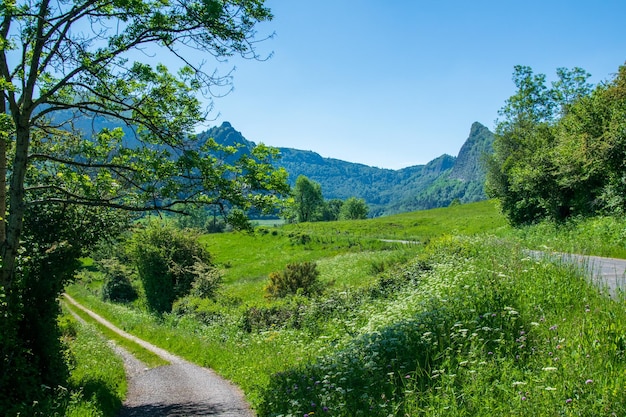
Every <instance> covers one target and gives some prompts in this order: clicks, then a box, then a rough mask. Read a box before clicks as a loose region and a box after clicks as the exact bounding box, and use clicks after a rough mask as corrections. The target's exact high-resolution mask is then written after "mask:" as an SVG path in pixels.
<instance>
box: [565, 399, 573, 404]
mask: <svg viewBox="0 0 626 417" xmlns="http://www.w3.org/2000/svg"><path fill="white" fill-rule="evenodd" d="M572 401H573V400H572V399H571V398H568V399H567V400H565V404H569V403H571V402H572Z"/></svg>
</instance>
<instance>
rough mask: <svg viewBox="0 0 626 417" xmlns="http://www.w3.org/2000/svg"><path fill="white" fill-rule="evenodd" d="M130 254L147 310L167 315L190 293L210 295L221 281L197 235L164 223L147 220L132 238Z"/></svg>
mask: <svg viewBox="0 0 626 417" xmlns="http://www.w3.org/2000/svg"><path fill="white" fill-rule="evenodd" d="M131 244H132V249H131V252H132V255H133V259H134V262H135V265H136V267H137V271H138V273H139V278H140V279H141V282H142V284H143V289H144V292H145V295H146V300H147V303H148V306H149V307H150V309H152V310H153V311H155V312H158V313H164V312H169V311H171V309H172V304H173V303H174V301H175V300H176V299H178V298H182V297H184V296H186V295H187V294H189V293H190V292H192V291H193V293H194V294H196V295H200V296H213V295H214V294H215V291H216V290H217V287H218V285H219V283H220V281H221V277H220V275H219V273H217V272H215V271H214V268H213V266H212V262H211V256H210V254H209V252H208V251H207V250H206V249H205V248H204V247H203V246H202V245H200V244H199V243H198V235H197V234H196V233H194V232H192V231H190V230H179V229H177V228H175V227H173V226H171V225H168V224H167V223H163V222H158V221H149V222H147V223H146V224H145V226H144V228H143V229H142V230H138V231H137V232H136V233H135V235H134V236H133V238H132V243H131Z"/></svg>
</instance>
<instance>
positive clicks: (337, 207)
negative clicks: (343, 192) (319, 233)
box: [321, 198, 343, 222]
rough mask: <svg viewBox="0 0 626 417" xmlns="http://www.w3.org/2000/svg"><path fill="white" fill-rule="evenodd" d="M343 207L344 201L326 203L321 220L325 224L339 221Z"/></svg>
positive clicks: (332, 200) (334, 199)
mask: <svg viewBox="0 0 626 417" xmlns="http://www.w3.org/2000/svg"><path fill="white" fill-rule="evenodd" d="M342 206H343V200H340V199H338V198H333V199H331V200H328V201H324V207H323V208H322V218H321V220H322V221H324V222H329V221H334V220H339V214H340V213H341V207H342Z"/></svg>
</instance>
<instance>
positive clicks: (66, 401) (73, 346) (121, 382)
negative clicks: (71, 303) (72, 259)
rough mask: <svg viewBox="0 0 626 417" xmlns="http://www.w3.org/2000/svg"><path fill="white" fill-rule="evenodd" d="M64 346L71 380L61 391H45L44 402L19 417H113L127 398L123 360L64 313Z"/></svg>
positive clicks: (95, 333) (95, 334) (92, 331)
mask: <svg viewBox="0 0 626 417" xmlns="http://www.w3.org/2000/svg"><path fill="white" fill-rule="evenodd" d="M59 325H60V328H61V330H62V334H63V340H64V343H65V345H66V346H67V358H68V366H69V370H70V376H69V379H68V381H67V385H66V386H64V387H61V386H59V387H44V388H45V389H47V390H49V393H48V395H47V396H46V399H44V400H43V401H42V402H39V403H37V404H32V405H30V406H28V407H26V408H25V409H24V411H23V413H22V414H20V415H28V416H46V417H112V416H115V415H116V414H117V413H118V411H119V408H120V406H121V404H122V400H123V398H124V396H125V394H126V388H127V387H126V375H125V373H124V365H123V362H122V360H121V359H120V358H119V356H117V355H116V354H115V352H114V351H113V350H112V348H111V347H110V346H109V344H108V342H107V340H106V339H105V338H103V337H102V335H101V334H100V333H99V332H98V331H97V330H96V329H95V328H94V327H92V326H89V325H86V324H83V323H81V322H79V321H77V320H76V319H75V318H74V317H73V316H71V315H70V314H69V313H68V312H67V310H65V311H64V313H63V314H62V315H61V316H60V317H59Z"/></svg>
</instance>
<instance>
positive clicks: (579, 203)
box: [487, 66, 626, 225]
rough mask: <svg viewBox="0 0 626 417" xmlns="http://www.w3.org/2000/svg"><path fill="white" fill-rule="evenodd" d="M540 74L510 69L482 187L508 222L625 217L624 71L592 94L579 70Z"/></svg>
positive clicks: (528, 69)
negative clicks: (510, 83) (511, 88)
mask: <svg viewBox="0 0 626 417" xmlns="http://www.w3.org/2000/svg"><path fill="white" fill-rule="evenodd" d="M557 73H558V76H559V80H558V81H555V82H553V83H552V88H550V89H548V88H547V87H546V85H545V76H544V75H542V74H540V75H534V74H533V73H532V70H531V69H530V68H528V67H519V66H518V67H516V68H515V74H514V81H515V83H516V86H517V87H518V91H517V93H516V94H515V95H513V96H511V98H509V99H508V100H507V102H506V104H505V107H504V108H503V109H502V110H501V112H500V114H501V115H502V116H503V117H504V120H502V121H501V122H500V123H499V124H498V128H497V130H496V141H495V143H494V150H495V151H494V154H493V156H492V157H491V158H490V159H489V160H488V178H487V189H488V193H489V195H490V196H492V197H497V198H498V199H499V200H500V203H501V207H502V211H503V213H504V214H505V215H506V216H507V218H508V219H509V221H510V222H511V223H512V224H515V225H519V224H528V223H533V222H536V221H539V220H541V219H546V218H547V219H552V220H556V221H563V220H564V219H567V218H569V217H572V216H588V215H594V214H600V213H623V212H624V207H626V205H625V200H624V197H623V196H624V193H623V191H625V189H624V181H623V175H624V167H625V166H624V161H625V160H626V145H624V143H626V139H625V136H624V120H625V118H624V115H625V114H626V113H625V112H626V107H625V104H624V103H625V102H626V101H625V100H624V97H626V93H625V91H626V89H625V87H624V79H625V78H626V69H624V67H621V68H620V70H619V73H618V74H617V75H616V77H615V79H614V80H612V81H610V82H608V83H605V84H601V85H599V86H597V87H596V88H595V89H593V91H592V90H591V87H590V85H589V84H587V83H586V79H587V77H588V74H587V73H585V72H584V71H583V70H581V69H579V68H575V69H574V70H566V69H562V68H561V69H559V70H558V71H557Z"/></svg>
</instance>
